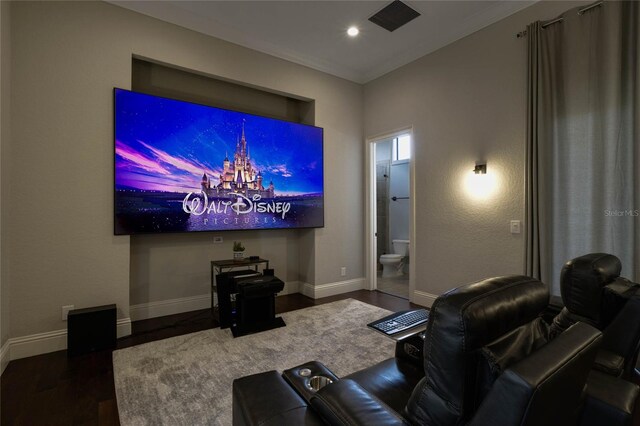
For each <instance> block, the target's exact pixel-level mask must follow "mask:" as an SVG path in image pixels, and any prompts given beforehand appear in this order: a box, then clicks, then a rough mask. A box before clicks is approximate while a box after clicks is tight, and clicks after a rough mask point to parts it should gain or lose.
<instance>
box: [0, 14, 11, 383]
mask: <svg viewBox="0 0 640 426" xmlns="http://www.w3.org/2000/svg"><path fill="white" fill-rule="evenodd" d="M9 7H10V3H8V2H0V347H1V346H2V345H4V344H5V342H6V341H7V339H8V338H9V280H8V279H7V271H8V269H7V264H6V261H5V256H4V255H5V253H6V247H5V240H6V238H7V227H6V226H5V222H6V218H7V215H6V214H5V210H7V204H8V203H7V202H5V198H4V197H5V195H6V193H7V192H6V186H7V185H6V182H7V179H6V178H5V176H6V175H7V171H8V167H7V166H8V161H7V158H8V154H9V151H8V145H9V137H10V131H9V124H10V120H9V117H10V116H9V107H10V104H9V101H10V96H11V85H10V83H9V71H10V58H11V42H10V37H11V31H10V21H9V12H10V11H9ZM0 371H1V367H0Z"/></svg>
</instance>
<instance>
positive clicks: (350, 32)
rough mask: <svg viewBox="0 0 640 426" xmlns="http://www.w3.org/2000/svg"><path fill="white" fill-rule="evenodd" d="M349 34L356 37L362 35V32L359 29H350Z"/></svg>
mask: <svg viewBox="0 0 640 426" xmlns="http://www.w3.org/2000/svg"><path fill="white" fill-rule="evenodd" d="M347 34H349V35H350V36H351V37H355V36H357V35H358V34H360V30H359V29H358V27H349V29H348V30H347Z"/></svg>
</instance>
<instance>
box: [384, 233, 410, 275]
mask: <svg viewBox="0 0 640 426" xmlns="http://www.w3.org/2000/svg"><path fill="white" fill-rule="evenodd" d="M391 243H392V245H393V253H394V254H383V255H382V256H380V263H381V264H382V276H383V277H384V278H390V277H399V276H401V275H403V270H402V269H403V267H404V263H405V262H404V259H405V257H407V256H409V240H392V241H391Z"/></svg>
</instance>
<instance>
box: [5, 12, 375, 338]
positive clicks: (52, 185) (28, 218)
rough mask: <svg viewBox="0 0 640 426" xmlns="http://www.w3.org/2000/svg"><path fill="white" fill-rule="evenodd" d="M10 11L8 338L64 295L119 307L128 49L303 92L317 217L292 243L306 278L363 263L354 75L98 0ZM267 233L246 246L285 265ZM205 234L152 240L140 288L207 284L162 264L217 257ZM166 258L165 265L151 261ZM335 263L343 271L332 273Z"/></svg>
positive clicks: (51, 322)
mask: <svg viewBox="0 0 640 426" xmlns="http://www.w3.org/2000/svg"><path fill="white" fill-rule="evenodd" d="M11 19H12V31H13V36H14V38H13V52H14V56H13V58H14V61H13V63H12V90H13V100H14V102H13V104H12V109H11V113H12V116H11V120H12V128H13V129H14V130H13V135H12V140H11V149H12V152H11V158H10V161H11V164H12V166H13V167H12V169H11V171H10V175H9V183H10V185H11V187H12V193H11V194H10V195H9V196H8V197H6V196H5V194H3V202H8V203H10V204H11V205H12V206H13V208H12V211H11V212H10V215H9V217H8V218H7V219H8V227H9V228H11V229H13V230H15V232H13V233H12V234H11V235H10V238H9V247H10V253H9V254H8V255H7V253H3V256H4V259H3V260H8V262H9V264H10V271H9V278H10V286H11V296H12V297H11V320H12V324H13V325H15V327H13V326H12V329H11V335H12V336H22V335H28V334H32V333H38V332H44V331H49V330H55V329H60V328H64V327H65V323H63V322H61V321H60V306H62V305H64V304H75V305H76V307H81V306H92V305H97V304H103V303H117V304H118V307H119V317H127V316H128V307H129V301H130V300H129V280H130V273H129V262H130V242H129V237H120V236H119V237H115V236H113V217H112V211H113V200H112V197H113V196H112V190H113V189H112V187H113V142H112V139H113V129H112V126H113V114H112V88H113V87H114V86H118V87H122V88H129V87H130V80H131V57H132V55H138V56H140V57H143V58H151V59H153V60H156V61H159V62H161V63H167V64H177V65H179V66H181V67H183V68H185V69H189V70H194V71H196V72H201V73H204V74H206V75H212V76H219V77H222V78H226V79H229V80H233V81H240V82H244V83H246V84H249V85H253V86H256V87H260V88H266V89H268V90H272V91H275V92H279V93H286V94H294V95H297V96H300V97H303V98H307V99H315V100H316V105H315V116H316V125H318V126H321V127H324V128H325V176H326V177H325V186H326V196H325V205H326V210H325V215H326V220H325V222H326V227H325V228H324V229H318V230H314V231H304V232H305V233H310V234H311V235H313V238H301V239H300V240H301V241H302V240H303V239H304V243H305V244H307V245H309V247H305V248H301V249H300V250H299V253H301V254H305V255H306V256H312V257H313V259H308V258H306V256H305V258H302V256H301V255H300V256H299V258H298V259H299V263H300V264H301V265H304V266H302V267H301V269H302V268H304V270H305V278H306V280H307V281H308V282H311V283H313V284H320V283H326V282H334V281H340V280H344V279H350V278H357V277H361V276H363V275H364V272H363V255H362V252H363V250H362V241H363V224H362V219H361V217H360V215H359V214H358V213H357V212H361V211H362V209H363V195H362V186H363V181H362V176H363V166H362V162H363V160H362V157H363V155H362V152H363V147H362V144H361V141H362V137H363V133H362V86H360V85H357V84H354V83H350V82H347V81H345V80H342V79H338V78H335V77H332V76H329V75H327V74H324V73H321V72H317V71H314V70H311V69H309V68H306V67H303V66H299V65H294V64H292V63H290V62H287V61H284V60H280V59H277V58H274V57H271V56H268V55H265V54H262V53H258V52H256V51H252V50H250V49H245V48H242V47H239V46H237V45H234V44H231V43H228V42H224V41H222V40H218V39H214V38H211V37H207V36H204V35H201V34H198V33H195V32H193V31H189V30H186V29H183V28H180V27H177V26H174V25H170V24H167V23H164V22H161V21H158V20H155V19H152V18H148V17H145V16H143V15H139V14H136V13H133V12H130V11H127V10H124V9H121V8H119V7H117V6H113V5H109V4H105V3H100V2H69V3H67V2H42V3H37V2H18V3H15V4H13V5H12V15H11ZM345 182H348V183H349V184H348V185H345V184H344V183H345ZM275 232H276V233H275V234H273V235H269V236H268V237H267V236H265V238H264V239H261V240H260V241H261V246H260V247H257V248H256V249H257V250H260V253H261V254H266V253H269V256H271V257H273V255H271V249H270V248H269V242H273V244H274V245H275V246H276V247H278V248H277V249H276V250H278V254H277V256H276V257H277V258H278V259H280V261H279V262H280V266H279V267H281V268H286V269H287V270H288V271H289V270H295V269H296V265H290V264H289V263H288V261H287V263H286V264H284V263H283V262H282V259H284V258H285V257H286V255H287V253H289V252H288V250H289V246H288V242H287V238H288V237H285V236H283V234H282V233H281V231H275ZM228 235H229V236H227V235H225V240H226V241H230V240H233V238H234V237H233V236H231V234H228ZM265 235H266V234H265ZM305 235H307V234H305ZM149 238H151V237H149ZM205 239H206V237H205V236H194V237H193V240H192V241H189V240H187V239H186V237H185V236H176V237H175V238H170V239H165V240H163V241H161V242H159V244H158V246H157V247H156V248H154V252H153V253H152V254H153V256H155V257H154V260H153V261H152V262H150V263H149V267H150V270H149V273H148V275H147V277H148V280H149V288H148V289H147V292H148V294H154V293H156V292H158V293H161V291H160V290H159V289H158V288H156V287H155V286H156V285H157V283H156V282H155V281H154V280H156V278H157V277H158V276H159V275H160V274H162V273H163V272H164V273H167V271H168V270H169V269H172V279H171V280H170V283H168V284H170V285H172V286H174V287H175V286H180V285H183V284H182V283H185V282H190V281H191V280H197V281H199V282H208V276H204V275H203V274H202V273H199V274H193V273H192V270H191V268H192V266H193V262H194V259H183V262H181V263H173V264H172V262H174V258H175V257H176V254H175V253H176V251H175V250H178V249H179V248H180V247H182V246H184V245H185V244H186V245H193V246H199V247H200V246H201V247H202V248H203V253H204V252H205V251H206V249H207V248H208V249H209V250H210V251H209V252H208V253H209V255H210V256H218V253H216V252H214V250H218V249H217V248H216V249H214V248H213V245H212V244H211V245H209V244H208V242H207V241H205ZM301 244H302V243H301ZM220 250H225V253H226V250H228V247H221V248H220ZM140 255H144V254H140ZM178 257H179V256H178ZM208 257H209V256H207V255H206V254H203V256H202V258H201V260H198V259H196V260H197V261H198V264H200V262H201V261H206V260H207V259H208ZM175 261H176V262H177V260H175ZM167 263H168V264H172V265H173V267H172V268H168V267H166V266H163V268H165V269H158V270H156V269H154V268H156V267H158V268H160V265H164V264H167ZM309 263H313V265H314V267H312V268H310V267H308V264H309ZM341 266H347V267H348V274H347V277H340V267H341ZM309 271H310V272H311V274H309V273H308V272H309ZM205 280H206V281H205ZM143 291H144V290H139V289H137V293H136V294H140V295H142V293H143ZM162 291H164V290H162ZM136 297H137V296H136Z"/></svg>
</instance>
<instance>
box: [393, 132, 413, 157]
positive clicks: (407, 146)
mask: <svg viewBox="0 0 640 426" xmlns="http://www.w3.org/2000/svg"><path fill="white" fill-rule="evenodd" d="M410 158H411V136H410V135H402V136H398V137H397V138H393V161H407V160H409V159H410Z"/></svg>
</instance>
